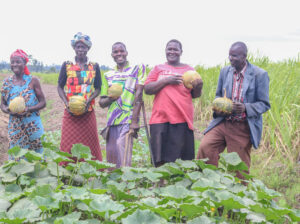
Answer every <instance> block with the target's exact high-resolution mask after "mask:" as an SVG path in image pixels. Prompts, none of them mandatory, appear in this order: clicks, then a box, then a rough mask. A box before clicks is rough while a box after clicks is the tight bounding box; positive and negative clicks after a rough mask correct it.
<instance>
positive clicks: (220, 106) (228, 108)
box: [212, 89, 233, 117]
mask: <svg viewBox="0 0 300 224" xmlns="http://www.w3.org/2000/svg"><path fill="white" fill-rule="evenodd" d="M232 108H233V103H232V100H231V99H229V98H227V97H226V89H224V97H218V98H216V99H215V100H214V101H213V102H212V109H213V111H214V112H215V113H216V115H217V116H222V117H224V116H228V115H230V114H232Z"/></svg>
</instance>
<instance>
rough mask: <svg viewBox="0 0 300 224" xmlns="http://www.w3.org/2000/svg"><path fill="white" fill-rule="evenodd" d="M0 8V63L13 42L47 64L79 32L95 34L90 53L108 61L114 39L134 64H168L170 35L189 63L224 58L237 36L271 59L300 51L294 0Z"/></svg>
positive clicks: (68, 55)
mask: <svg viewBox="0 0 300 224" xmlns="http://www.w3.org/2000/svg"><path fill="white" fill-rule="evenodd" d="M0 8H1V13H0V24H1V26H0V29H1V35H0V61H2V60H4V61H8V60H9V56H10V54H11V53H12V52H13V51H14V50H15V49H18V48H21V49H23V50H24V51H25V52H27V53H28V54H31V55H33V57H34V58H36V59H38V60H40V61H43V62H44V63H45V64H52V63H56V64H62V63H63V61H66V60H73V59H74V51H73V49H72V47H71V45H70V40H71V39H72V37H73V36H74V34H75V33H77V32H79V31H81V32H83V33H85V34H88V35H89V36H90V37H91V39H92V42H93V46H92V48H91V50H90V51H89V52H88V56H89V59H90V60H91V61H93V62H98V63H99V64H100V65H108V66H113V65H114V62H113V60H112V58H111V56H110V53H111V45H112V44H113V43H114V42H116V41H122V42H124V43H125V44H126V46H127V50H128V53H129V55H128V60H129V61H130V62H131V63H132V64H133V63H144V64H149V65H151V66H152V65H155V64H159V63H164V62H165V54H164V49H165V44H166V42H167V41H168V40H170V39H173V38H175V39H178V40H180V41H181V42H182V44H183V55H182V60H181V61H182V62H184V63H187V64H190V65H196V64H202V65H205V66H214V65H217V64H223V63H224V61H225V60H226V59H227V56H228V50H229V47H230V45H231V44H232V43H233V42H235V41H244V42H245V43H246V44H247V45H248V48H249V51H250V52H253V53H256V52H258V51H259V52H260V54H261V55H265V56H268V57H269V58H270V59H272V60H274V61H277V60H283V59H287V58H296V57H298V55H299V52H300V12H299V9H300V1H299V0H270V1H269V0H248V1H244V0H226V1H225V0H203V1H202V0H181V1H179V0H103V1H102V0H94V1H93V0H82V1H77V0H26V1H25V0H1V1H0Z"/></svg>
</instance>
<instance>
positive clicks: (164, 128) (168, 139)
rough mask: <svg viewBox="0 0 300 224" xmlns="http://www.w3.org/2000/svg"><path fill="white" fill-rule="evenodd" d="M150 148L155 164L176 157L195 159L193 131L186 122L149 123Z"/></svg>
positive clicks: (173, 160) (157, 164) (161, 163)
mask: <svg viewBox="0 0 300 224" xmlns="http://www.w3.org/2000/svg"><path fill="white" fill-rule="evenodd" d="M150 134H151V140H150V142H151V148H152V155H153V157H154V158H153V159H154V164H155V166H156V167H157V166H160V165H163V164H164V163H167V162H175V160H176V159H182V160H192V159H195V148H194V147H195V146H194V132H193V131H192V130H190V129H189V127H188V125H187V123H179V124H170V123H162V124H151V125H150Z"/></svg>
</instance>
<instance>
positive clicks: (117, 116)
mask: <svg viewBox="0 0 300 224" xmlns="http://www.w3.org/2000/svg"><path fill="white" fill-rule="evenodd" d="M146 78H147V77H146V68H145V66H144V65H140V66H138V65H137V66H132V67H131V66H130V65H129V64H128V65H127V66H126V67H125V68H124V71H122V72H120V71H118V70H117V68H115V69H114V70H112V71H108V72H106V73H104V75H103V76H102V86H101V96H107V95H108V88H109V87H110V86H111V85H112V84H113V83H118V84H121V85H122V86H123V93H122V95H121V96H120V97H119V98H118V99H117V100H116V101H114V102H113V103H112V104H111V105H110V107H109V109H108V113H107V126H112V125H119V124H130V123H131V119H132V110H133V101H134V97H135V91H136V89H135V86H136V85H137V84H139V85H144V82H145V80H146Z"/></svg>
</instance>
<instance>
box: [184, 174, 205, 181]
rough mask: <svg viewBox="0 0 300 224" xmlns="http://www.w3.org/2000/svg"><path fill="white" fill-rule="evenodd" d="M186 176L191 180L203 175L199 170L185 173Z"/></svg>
mask: <svg viewBox="0 0 300 224" xmlns="http://www.w3.org/2000/svg"><path fill="white" fill-rule="evenodd" d="M187 176H188V177H189V178H190V179H191V180H198V179H200V178H201V177H203V174H202V173H201V172H192V173H187Z"/></svg>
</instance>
